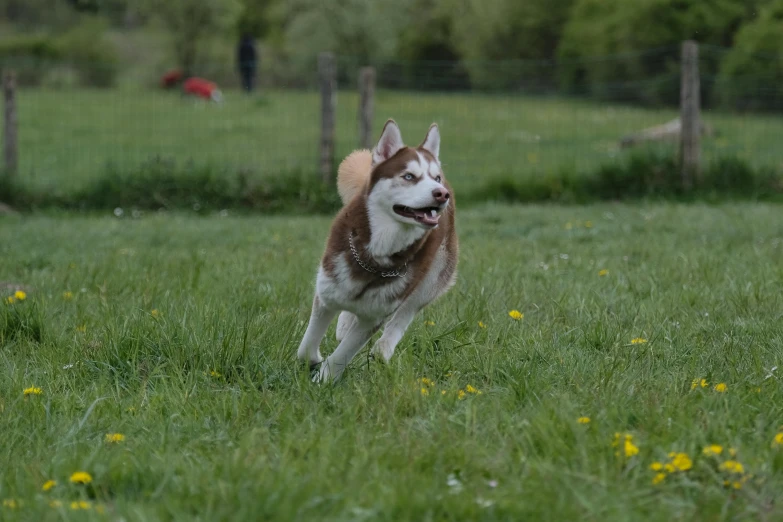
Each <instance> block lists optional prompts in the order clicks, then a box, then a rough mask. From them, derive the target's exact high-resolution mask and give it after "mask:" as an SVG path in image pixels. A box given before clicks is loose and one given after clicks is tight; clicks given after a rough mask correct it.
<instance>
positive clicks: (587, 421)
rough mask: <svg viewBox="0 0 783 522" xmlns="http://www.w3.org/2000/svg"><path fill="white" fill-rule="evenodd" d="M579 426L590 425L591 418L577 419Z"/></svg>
mask: <svg viewBox="0 0 783 522" xmlns="http://www.w3.org/2000/svg"><path fill="white" fill-rule="evenodd" d="M576 422H578V423H579V424H590V417H579V418H578V419H576Z"/></svg>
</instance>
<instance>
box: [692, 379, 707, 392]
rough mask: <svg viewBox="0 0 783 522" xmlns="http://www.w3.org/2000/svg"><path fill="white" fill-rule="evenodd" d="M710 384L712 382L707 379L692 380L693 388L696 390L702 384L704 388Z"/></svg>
mask: <svg viewBox="0 0 783 522" xmlns="http://www.w3.org/2000/svg"><path fill="white" fill-rule="evenodd" d="M709 385H710V383H708V382H707V379H693V381H692V382H691V390H695V389H696V388H698V387H699V386H701V387H702V388H706V387H707V386H709Z"/></svg>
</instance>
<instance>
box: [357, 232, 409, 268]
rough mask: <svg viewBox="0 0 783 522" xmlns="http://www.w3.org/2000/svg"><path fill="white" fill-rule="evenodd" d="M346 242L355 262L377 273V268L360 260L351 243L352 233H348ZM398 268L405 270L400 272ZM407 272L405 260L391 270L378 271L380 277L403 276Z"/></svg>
mask: <svg viewBox="0 0 783 522" xmlns="http://www.w3.org/2000/svg"><path fill="white" fill-rule="evenodd" d="M348 244H349V245H350V246H351V253H352V254H353V258H354V259H355V260H356V262H357V263H359V266H360V267H362V268H364V269H365V270H367V271H368V272H370V273H371V274H377V273H378V270H376V269H375V268H373V267H371V266H369V265H368V264H367V263H365V262H364V261H362V260H361V258H360V257H359V252H357V251H356V247H355V246H354V244H353V233H349V234H348ZM400 270H405V272H402V273H400ZM407 274H408V262H407V261H406V262H405V264H404V265H402V267H400V268H398V269H396V270H391V271H388V272H380V276H381V277H405V276H406V275H407Z"/></svg>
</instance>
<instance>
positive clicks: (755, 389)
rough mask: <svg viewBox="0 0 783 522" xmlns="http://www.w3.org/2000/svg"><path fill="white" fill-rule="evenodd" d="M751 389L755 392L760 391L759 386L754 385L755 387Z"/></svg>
mask: <svg viewBox="0 0 783 522" xmlns="http://www.w3.org/2000/svg"><path fill="white" fill-rule="evenodd" d="M753 391H754V392H756V393H761V386H756V387H755V388H753Z"/></svg>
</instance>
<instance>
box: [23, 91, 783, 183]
mask: <svg viewBox="0 0 783 522" xmlns="http://www.w3.org/2000/svg"><path fill="white" fill-rule="evenodd" d="M226 98H227V102H226V104H225V106H223V107H215V106H209V105H206V104H203V103H197V102H194V101H193V100H191V99H187V98H183V97H182V96H180V95H179V94H178V93H170V92H162V91H155V90H132V89H121V90H92V91H90V90H72V91H68V90H65V91H50V90H29V91H24V90H23V91H21V92H20V93H19V122H20V123H19V125H20V131H19V132H20V137H19V141H20V145H19V147H20V169H21V172H20V176H19V179H20V181H21V182H22V183H23V185H25V186H28V187H33V188H36V189H45V190H46V191H48V192H49V193H54V194H56V193H70V192H72V191H74V190H77V189H80V188H83V187H84V186H86V185H89V184H90V183H91V182H93V181H95V180H96V179H99V178H101V177H102V176H103V175H104V174H105V173H106V171H107V164H109V163H111V164H112V165H114V167H115V169H118V170H120V171H132V170H133V169H134V168H136V167H137V166H138V165H139V164H141V163H143V162H145V161H147V160H149V159H150V158H151V157H153V156H157V155H160V156H164V157H167V158H168V157H170V158H173V159H175V160H177V161H179V162H186V161H192V162H193V163H194V164H195V165H197V166H203V165H212V166H215V167H219V168H227V169H228V170H231V171H233V172H236V169H243V168H245V169H250V170H251V171H253V172H256V173H258V174H259V175H262V176H263V175H275V174H281V173H283V174H288V173H291V172H304V173H314V172H315V170H316V166H317V164H318V140H319V128H320V119H319V118H320V108H319V99H318V95H317V94H316V93H313V92H305V91H272V92H269V93H266V94H265V95H263V96H261V97H245V96H243V95H241V94H240V93H237V92H228V93H227V96H226ZM357 105H358V103H357V96H356V94H355V93H353V92H340V93H339V96H338V121H337V146H338V150H337V152H338V160H339V158H341V157H343V156H344V155H345V154H347V153H348V152H349V151H350V150H352V149H353V148H354V147H355V146H356V145H357V140H358V138H357V118H356V108H357ZM375 115H376V118H375V130H376V134H378V133H380V128H381V126H382V124H383V122H384V121H385V119H386V118H389V117H393V118H395V119H396V120H397V121H398V122H399V123H400V124H401V127H402V132H403V137H404V138H405V140H406V142H408V143H410V144H418V143H420V141H421V140H422V139H423V137H424V133H425V132H426V129H427V127H428V126H429V124H430V123H431V122H433V121H437V122H438V123H440V125H441V127H442V134H443V146H442V158H443V162H444V166H445V169H446V173H447V175H448V176H449V178H450V179H451V180H452V181H453V183H454V185H455V187H456V188H457V190H461V191H463V192H464V191H469V190H471V189H473V188H475V187H477V186H483V185H484V184H485V183H488V182H492V181H497V180H506V179H509V178H513V179H515V180H517V181H522V182H524V180H532V179H538V178H541V177H543V176H547V175H556V174H560V173H561V172H566V173H568V174H569V175H579V174H582V173H585V172H588V171H594V170H595V169H597V168H598V167H599V166H601V165H606V164H611V163H613V162H617V161H618V160H620V159H622V158H624V157H626V156H627V154H628V151H627V150H621V149H619V148H618V145H617V144H618V141H619V139H620V138H621V137H622V136H624V135H626V134H628V133H631V132H635V131H638V130H640V129H642V128H645V127H647V126H650V125H656V124H660V123H664V122H666V121H668V120H670V119H671V118H673V117H675V116H676V113H675V112H673V111H669V110H661V111H657V110H647V109H640V108H631V107H623V106H616V105H608V104H605V103H598V102H586V101H569V100H562V99H547V98H541V99H538V98H529V97H520V96H488V95H478V94H475V95H471V94H454V95H443V94H416V93H401V92H389V91H379V92H378V94H377V99H376V111H375ZM705 120H706V121H707V122H708V123H710V124H711V125H713V126H714V128H715V129H716V130H717V131H718V133H719V135H718V136H717V137H714V138H706V139H705V141H704V157H705V161H707V162H709V161H711V160H713V159H714V158H716V157H718V156H732V157H739V158H740V159H743V160H745V161H747V162H748V163H749V164H751V165H752V166H754V167H758V166H766V167H772V168H775V169H780V168H781V165H782V164H783V152H781V150H782V149H781V148H780V147H779V143H778V141H779V140H778V136H780V135H781V134H782V133H783V120H781V119H780V118H775V117H771V116H747V117H745V116H741V115H728V114H717V113H716V114H712V113H707V114H705ZM656 149H663V150H667V151H674V150H675V147H674V145H671V144H664V145H659V146H657V147H656Z"/></svg>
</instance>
